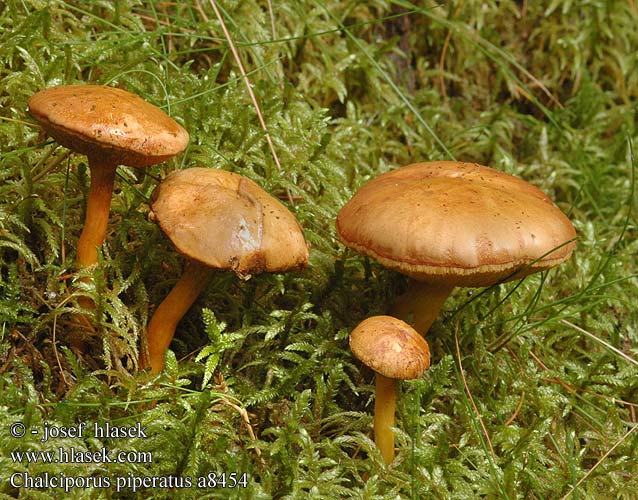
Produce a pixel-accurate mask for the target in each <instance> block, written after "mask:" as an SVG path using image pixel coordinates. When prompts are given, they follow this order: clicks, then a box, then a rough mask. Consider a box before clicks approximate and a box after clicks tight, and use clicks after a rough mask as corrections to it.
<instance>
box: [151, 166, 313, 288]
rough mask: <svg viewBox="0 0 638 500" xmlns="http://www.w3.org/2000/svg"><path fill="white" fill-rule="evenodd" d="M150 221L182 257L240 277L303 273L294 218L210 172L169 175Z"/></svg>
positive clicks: (239, 181)
mask: <svg viewBox="0 0 638 500" xmlns="http://www.w3.org/2000/svg"><path fill="white" fill-rule="evenodd" d="M151 209H152V214H151V216H152V218H153V219H154V220H155V221H157V222H158V223H159V225H160V227H161V229H162V231H164V233H166V235H167V236H168V237H169V238H170V239H171V241H172V242H173V244H174V245H175V247H176V248H177V249H178V250H179V251H180V252H181V253H183V254H184V255H186V256H187V257H189V258H191V259H195V260H197V261H199V262H202V263H204V264H206V265H208V266H210V267H214V268H219V269H227V270H232V271H234V272H235V273H236V274H238V275H239V276H241V277H247V276H250V275H251V274H258V273H261V272H282V271H287V270H292V269H296V268H303V267H305V266H306V264H307V263H308V245H307V244H306V241H305V239H304V236H303V231H302V229H301V226H300V225H299V222H298V221H297V219H296V218H295V216H294V215H293V214H292V213H291V212H290V210H288V209H287V208H286V207H285V206H284V205H283V204H282V203H281V202H280V201H279V200H277V199H275V198H274V197H272V196H271V195H269V194H268V193H267V192H266V191H264V190H263V189H262V188H261V187H259V186H258V185H257V184H256V183H255V182H253V181H252V180H250V179H248V178H246V177H243V176H241V175H239V174H235V173H232V172H227V171H225V170H217V169H210V168H188V169H185V170H180V171H177V172H173V173H172V174H170V175H168V176H167V177H166V179H165V180H164V181H163V182H162V183H161V184H159V185H158V186H157V188H156V189H155V191H154V192H153V196H152V203H151Z"/></svg>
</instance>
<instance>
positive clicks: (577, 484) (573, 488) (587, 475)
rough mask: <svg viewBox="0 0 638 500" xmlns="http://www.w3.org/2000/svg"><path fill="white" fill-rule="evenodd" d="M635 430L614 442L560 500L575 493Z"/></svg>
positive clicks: (564, 499)
mask: <svg viewBox="0 0 638 500" xmlns="http://www.w3.org/2000/svg"><path fill="white" fill-rule="evenodd" d="M636 429H638V425H634V426H633V427H632V428H631V429H629V430H628V431H627V432H626V433H625V435H624V436H623V437H621V438H620V439H619V440H618V441H616V442H615V443H614V445H613V446H612V447H611V448H609V449H608V450H607V451H606V452H605V454H604V455H603V456H602V457H600V460H598V462H596V463H595V464H594V465H593V466H592V468H591V469H589V470H588V471H587V472H586V473H585V475H584V476H583V477H581V478H580V479H579V480H578V482H577V483H576V484H575V485H574V486H572V489H571V490H569V491H568V492H567V494H566V495H565V496H564V497H562V498H561V500H566V499H567V498H569V497H570V496H571V495H572V494H573V493H574V492H575V491H576V489H577V488H578V487H579V486H580V485H581V484H583V483H584V482H585V480H586V479H587V478H588V477H589V476H591V474H592V472H594V471H595V470H596V468H597V467H598V466H599V465H600V464H602V463H603V460H605V459H606V458H607V457H608V456H609V455H611V454H612V452H613V451H614V450H615V449H616V448H618V447H619V446H620V445H621V444H622V443H623V442H624V441H626V440H627V438H628V437H629V436H630V435H631V434H632V433H633V432H634V431H635V430H636Z"/></svg>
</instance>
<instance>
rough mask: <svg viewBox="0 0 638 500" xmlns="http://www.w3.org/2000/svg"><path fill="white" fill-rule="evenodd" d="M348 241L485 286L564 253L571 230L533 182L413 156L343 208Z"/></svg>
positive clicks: (392, 262) (414, 273)
mask: <svg viewBox="0 0 638 500" xmlns="http://www.w3.org/2000/svg"><path fill="white" fill-rule="evenodd" d="M337 232H338V234H339V238H340V239H341V241H342V242H343V243H344V244H345V245H347V246H348V247H350V248H353V249H355V250H357V251H358V252H360V253H362V254H365V255H368V256H370V257H372V258H374V259H376V260H378V261H379V262H380V263H381V264H383V265H384V266H386V267H389V268H391V269H394V270H396V271H399V272H401V273H403V274H406V275H408V276H411V277H412V278H414V279H416V280H420V281H425V282H430V283H445V284H447V285H451V286H471V287H481V286H489V285H491V284H493V283H495V282H498V281H500V280H504V279H514V278H520V277H522V276H525V275H528V274H531V273H534V272H537V271H541V270H544V269H548V268H550V267H553V266H555V265H557V264H560V263H562V262H564V261H566V260H567V259H569V257H570V256H571V254H572V252H573V250H574V246H575V241H573V240H574V239H575V237H576V231H575V230H574V227H573V225H572V224H571V222H570V221H569V219H568V218H567V217H566V216H565V215H564V214H563V213H562V212H561V211H560V210H559V209H558V208H556V207H555V206H554V205H553V204H552V202H551V200H550V199H549V198H548V197H547V196H546V195H545V194H543V193H542V192H541V191H540V190H539V189H537V188H536V187H534V186H532V185H531V184H528V183H527V182H525V181H523V180H521V179H519V178H517V177H514V176H512V175H509V174H506V173H504V172H500V171H498V170H494V169H492V168H489V167H484V166H481V165H478V164H475V163H462V162H454V161H437V162H429V163H415V164H412V165H408V166H406V167H403V168H399V169H397V170H394V171H391V172H388V173H385V174H382V175H380V176H378V177H376V178H375V179H373V180H371V181H370V182H368V183H367V184H365V185H364V186H363V187H362V188H361V189H360V190H359V191H358V192H357V193H356V194H355V195H354V196H353V198H352V199H351V200H350V201H349V202H348V203H347V204H346V205H345V206H344V207H343V208H342V210H341V211H340V212H339V215H338V217H337Z"/></svg>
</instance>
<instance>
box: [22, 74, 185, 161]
mask: <svg viewBox="0 0 638 500" xmlns="http://www.w3.org/2000/svg"><path fill="white" fill-rule="evenodd" d="M29 113H31V115H32V116H33V117H34V118H35V119H36V120H38V121H39V122H40V123H41V124H42V126H43V127H44V129H45V130H46V131H47V132H48V133H49V135H51V136H52V137H53V138H54V139H55V140H56V141H57V142H59V143H60V144H62V145H63V146H65V147H67V148H69V149H71V150H73V151H77V152H79V153H82V154H85V155H87V156H89V157H102V158H104V157H108V158H110V159H111V161H112V162H113V163H115V164H118V165H128V166H132V167H146V166H149V165H155V164H157V163H161V162H163V161H165V160H167V159H169V158H171V157H173V156H175V155H176V154H178V153H180V152H181V151H183V150H184V149H185V148H186V146H187V145H188V132H186V130H184V128H183V127H182V126H181V125H179V124H178V123H177V122H175V121H174V120H173V119H172V118H170V117H169V116H168V115H167V114H166V113H164V112H163V111H162V110H161V109H159V108H157V107H156V106H153V105H152V104H150V103H149V102H146V101H145V100H144V99H142V98H141V97H139V96H137V95H135V94H131V93H130V92H126V91H125V90H121V89H117V88H113V87H107V86H104V85H64V86H60V87H51V88H48V89H45V90H41V91H40V92H38V93H36V94H35V95H33V96H32V97H31V99H29Z"/></svg>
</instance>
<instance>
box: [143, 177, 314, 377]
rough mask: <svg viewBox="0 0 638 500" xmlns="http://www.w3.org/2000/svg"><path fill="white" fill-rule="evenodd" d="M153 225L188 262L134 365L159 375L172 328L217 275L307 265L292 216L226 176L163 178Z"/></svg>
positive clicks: (252, 186)
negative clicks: (145, 349)
mask: <svg viewBox="0 0 638 500" xmlns="http://www.w3.org/2000/svg"><path fill="white" fill-rule="evenodd" d="M151 219H152V220H155V221H156V222H157V223H158V224H159V226H160V228H161V229H162V231H164V233H165V234H166V235H167V236H168V237H169V239H170V240H171V241H172V242H173V244H174V245H175V247H176V248H177V250H178V251H179V252H181V253H182V254H184V255H185V256H186V257H188V259H189V260H188V263H187V265H186V268H185V271H184V274H183V275H182V277H181V278H180V280H179V281H178V282H177V284H176V285H175V287H174V288H173V289H172V290H171V292H170V293H169V294H168V296H167V297H166V298H165V299H164V300H163V301H162V303H161V304H160V305H159V306H158V307H157V310H156V311H155V313H154V315H153V317H152V318H151V321H150V323H149V325H148V329H147V345H148V355H149V356H148V359H142V362H141V363H140V364H141V366H142V368H148V367H150V368H151V371H152V372H153V373H158V372H160V371H161V370H162V369H163V367H164V354H165V353H166V350H167V349H168V346H169V345H170V343H171V340H172V338H173V336H174V334H175V328H176V327H177V324H178V322H179V321H180V320H181V318H182V317H183V316H184V314H185V313H186V311H188V309H189V308H190V307H191V305H192V304H193V302H194V301H195V299H196V298H197V297H198V295H199V294H200V293H201V291H202V290H203V289H204V288H205V286H206V284H207V283H208V281H209V279H210V277H211V275H212V273H213V272H214V271H215V270H229V271H233V272H234V273H235V274H236V275H237V276H239V277H240V278H243V279H247V278H249V277H250V276H251V275H253V274H259V273H262V272H271V273H272V272H275V273H276V272H285V271H291V270H296V269H301V268H303V267H305V266H306V265H307V263H308V245H307V244H306V241H305V239H304V236H303V231H302V229H301V226H300V225H299V222H298V221H297V219H296V218H295V216H294V215H293V214H292V213H291V212H290V211H289V210H288V209H287V208H286V207H285V206H284V205H283V204H282V203H281V202H280V201H279V200H277V199H275V198H274V197H272V196H271V195H269V194H268V193H266V191H264V190H263V189H262V188H261V187H259V186H258V185H257V184H256V183H255V182H253V181H252V180H250V179H248V178H246V177H243V176H241V175H239V174H235V173H232V172H227V171H225V170H216V169H209V168H189V169H185V170H181V171H177V172H173V173H172V174H170V175H168V176H167V177H166V179H165V180H164V181H163V182H162V183H160V184H159V185H158V186H157V188H156V189H155V191H154V192H153V196H152V202H151Z"/></svg>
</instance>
